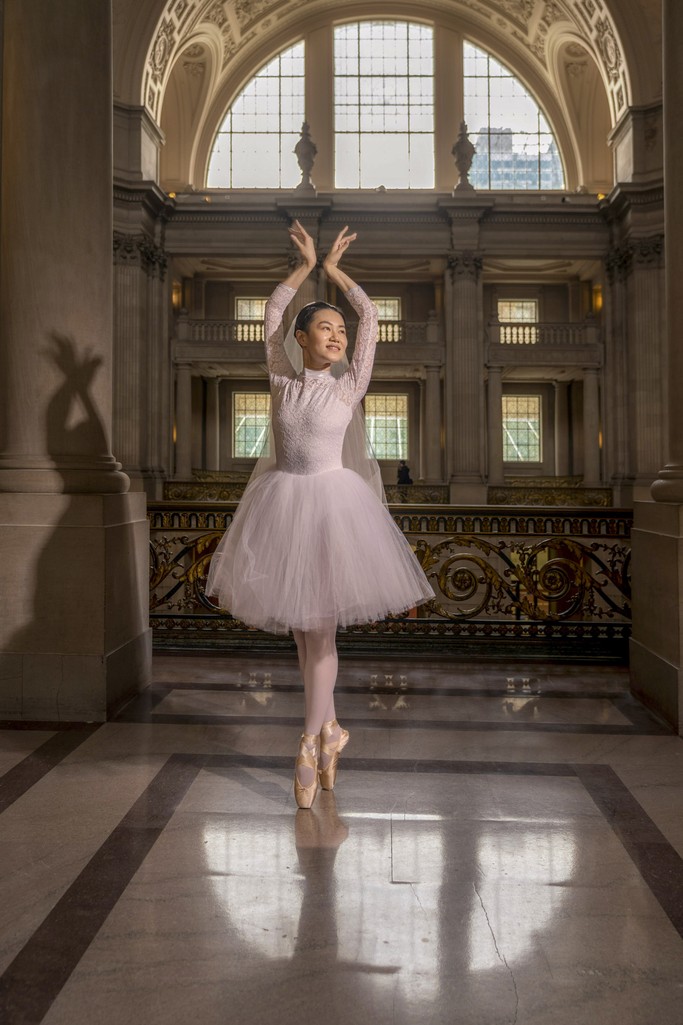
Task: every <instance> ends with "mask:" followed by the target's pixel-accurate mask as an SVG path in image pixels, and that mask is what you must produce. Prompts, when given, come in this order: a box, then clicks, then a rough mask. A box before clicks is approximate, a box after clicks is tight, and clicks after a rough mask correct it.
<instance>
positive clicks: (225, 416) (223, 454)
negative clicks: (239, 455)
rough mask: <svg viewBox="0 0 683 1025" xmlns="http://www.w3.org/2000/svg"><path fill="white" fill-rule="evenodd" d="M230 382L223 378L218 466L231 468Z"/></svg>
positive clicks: (223, 468)
mask: <svg viewBox="0 0 683 1025" xmlns="http://www.w3.org/2000/svg"><path fill="white" fill-rule="evenodd" d="M231 398H232V395H231V393H230V388H229V382H228V381H226V380H225V379H222V380H221V383H220V390H219V395H218V437H219V442H218V451H219V453H220V460H219V463H218V468H219V469H220V470H224V471H225V470H229V469H230V467H231V465H232V408H231Z"/></svg>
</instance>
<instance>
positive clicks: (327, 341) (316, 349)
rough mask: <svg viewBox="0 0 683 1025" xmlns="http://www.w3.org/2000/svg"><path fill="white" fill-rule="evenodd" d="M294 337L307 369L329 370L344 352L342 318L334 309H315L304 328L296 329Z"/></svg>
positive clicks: (344, 333) (344, 328) (343, 324)
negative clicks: (300, 349) (301, 351)
mask: <svg viewBox="0 0 683 1025" xmlns="http://www.w3.org/2000/svg"><path fill="white" fill-rule="evenodd" d="M296 338H297V341H298V343H299V345H300V346H301V348H302V350H303V356H304V366H305V367H306V368H307V369H308V370H329V368H330V367H331V366H332V364H333V363H339V361H340V360H341V359H342V358H343V356H344V353H345V352H346V344H347V341H346V324H345V323H344V318H343V317H342V315H341V314H340V313H337V312H336V311H335V310H327V309H323V310H316V312H315V313H314V314H313V318H312V320H311V321H310V322H309V324H308V327H307V328H306V330H305V331H297V333H296Z"/></svg>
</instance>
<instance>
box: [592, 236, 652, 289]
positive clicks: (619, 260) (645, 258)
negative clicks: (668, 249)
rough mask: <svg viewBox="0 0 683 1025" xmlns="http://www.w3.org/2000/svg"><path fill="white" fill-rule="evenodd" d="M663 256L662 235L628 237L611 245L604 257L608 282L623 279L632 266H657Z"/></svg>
mask: <svg viewBox="0 0 683 1025" xmlns="http://www.w3.org/2000/svg"><path fill="white" fill-rule="evenodd" d="M663 256H664V236H663V235H648V236H647V237H645V238H630V239H628V241H627V242H622V243H621V245H618V246H613V247H612V249H610V250H609V252H608V253H607V256H606V257H605V269H606V271H607V277H608V279H609V281H610V282H614V281H615V280H620V281H623V280H625V279H626V278H627V277H628V275H629V274H630V273H631V271H632V270H633V268H634V266H639V267H657V266H660V265H661V261H662V259H663Z"/></svg>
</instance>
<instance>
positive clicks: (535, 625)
mask: <svg viewBox="0 0 683 1025" xmlns="http://www.w3.org/2000/svg"><path fill="white" fill-rule="evenodd" d="M437 510H438V506H437V507H435V508H434V510H419V507H414V508H413V509H410V508H408V509H406V510H405V511H404V510H402V509H400V507H399V508H395V509H394V511H393V515H394V519H395V521H396V522H397V524H398V525H399V526H400V527H402V529H403V530H404V532H405V534H406V537H407V539H408V541H409V542H410V544H411V545H412V547H413V549H414V551H415V553H416V555H417V557H418V559H419V560H420V563H421V565H422V567H423V569H424V571H425V573H426V574H427V577H428V579H429V580H430V583H431V584H432V586H433V588H434V591H435V597H434V599H433V600H432V601H431V602H429V603H428V604H426V605H423V606H421V607H420V608H419V609H418V610H417V612H415V611H413V614H412V615H411V616H402V617H390V618H389V619H388V620H386V621H385V622H383V623H379V624H370V625H367V624H366V625H364V626H359V627H351V628H349V629H348V630H347V631H346V633H347V634H348V635H349V637H352V636H356V635H357V636H361V635H368V636H369V635H373V636H379V635H383V636H386V637H390V636H393V637H396V638H401V637H403V638H407V637H409V636H415V637H416V638H419V637H421V638H423V639H426V638H430V637H431V638H433V639H434V643H436V644H440V643H441V642H442V641H444V643H445V639H447V638H449V637H450V638H451V639H455V638H468V639H470V640H472V642H473V643H474V641H477V642H478V643H482V642H484V641H485V640H486V639H487V638H494V637H497V638H499V639H501V640H503V639H508V640H510V639H511V640H512V641H514V639H515V638H522V639H524V638H526V639H527V640H531V641H533V640H534V638H536V639H538V638H542V639H543V641H544V642H547V643H550V642H553V640H554V639H555V640H557V641H558V643H562V644H564V645H565V648H564V650H565V652H566V653H567V654H568V655H569V657H571V653H572V646H573V650H575V651H576V652H577V653H578V656H579V657H580V655H581V653H582V651H583V648H582V639H585V638H590V639H591V643H592V644H594V645H596V644H597V645H598V646H599V645H600V644H603V645H606V646H607V647H608V648H609V646H610V645H614V644H620V645H623V644H624V643H625V639H626V637H627V636H628V630H629V624H630V594H631V591H630V539H629V530H630V516H629V515H628V514H627V513H626V512H623V511H619V510H611V511H603V510H600V511H597V510H596V511H594V512H592V513H588V514H586V513H580V514H579V513H576V512H575V511H574V510H562V511H561V512H560V513H559V514H558V513H557V511H554V510H553V511H551V510H539V511H538V512H535V513H534V514H533V515H530V514H528V513H525V512H523V511H522V510H512V509H509V510H504V511H502V512H495V513H494V512H493V511H492V510H483V509H482V510H480V511H477V510H474V511H468V510H465V509H458V508H453V507H450V508H448V509H447V510H444V511H443V512H441V511H437ZM232 513H233V510H232V509H230V508H226V509H223V510H215V509H211V507H210V506H208V507H207V506H206V505H204V506H202V505H201V504H197V505H195V506H192V507H189V506H188V507H184V508H179V507H174V506H173V505H172V504H170V503H155V504H152V506H151V507H150V512H149V515H150V527H151V560H150V609H151V616H152V623H153V625H154V626H155V629H156V630H157V635H156V636H157V638H159V637H161V638H163V643H173V640H174V638H175V639H176V640H177V639H179V638H180V639H182V642H183V644H190V645H192V644H198V645H201V644H202V643H204V641H206V643H208V644H216V643H220V637H221V636H227V635H230V637H233V638H239V637H240V636H242V637H248V636H249V635H250V632H249V630H248V629H247V628H245V627H244V625H243V624H240V623H239V622H238V621H236V620H234V619H232V617H231V616H230V615H229V614H228V613H227V612H226V611H225V610H221V609H218V608H217V607H216V606H215V605H214V603H213V602H212V601H210V600H209V599H208V598H207V597H206V594H205V592H204V586H205V581H206V575H207V572H208V567H209V562H210V559H211V556H212V554H213V552H214V551H215V548H216V546H217V544H218V542H219V540H220V538H221V537H222V535H223V531H224V530H225V529H226V528H227V527H228V526H229V524H230V522H231V519H232ZM202 638H204V641H203V640H202ZM211 638H213V640H211ZM439 638H441V641H440V640H439ZM231 643H232V642H231ZM240 643H241V642H240ZM245 643H246V641H245ZM567 645H568V646H569V648H567ZM621 650H623V648H622V649H621Z"/></svg>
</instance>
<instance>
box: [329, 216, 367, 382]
mask: <svg viewBox="0 0 683 1025" xmlns="http://www.w3.org/2000/svg"><path fill="white" fill-rule="evenodd" d="M348 230H349V229H348V227H345V228H343V229H342V231H340V232H339V234H338V235H337V237H336V239H335V240H334V243H333V245H332V248H331V249H330V251H329V253H328V254H327V256H326V257H325V262H324V263H323V267H324V270H325V273H326V274H327V277H328V278H329V279H330V281H333V282H334V283H335V285H338V286H339V288H341V289H342V290H343V291H344V292H345V294H346V298H347V299H348V300H349V302H350V303H351V305H352V306H353V308H354V310H355V311H356V313H357V314H358V316H359V321H358V331H357V333H356V344H355V346H354V350H353V359H352V360H351V363H350V365H349V369H348V370H347V371H346V373H345V374H344V376H343V378H342V381H343V382H344V386H345V387H346V388H347V389H348V391H349V398H350V399H351V400H352V401H354V402H360V400H361V399H362V398H363V396H364V395H365V393H366V391H367V390H368V385H369V384H370V376H371V374H372V364H373V363H374V361H375V346H376V345H377V307H376V306H375V304H374V303H373V302H371V301H370V299H368V297H367V295H366V294H365V292H364V291H363V289H362V288H361V287H360V285H357V284H356V282H355V281H354V280H353V279H352V278H350V277H349V275H348V274H345V273H344V271H343V270H342V269H341V268H340V267H339V261H340V260H341V258H342V256H343V255H344V253H345V252H346V250H347V248H348V246H349V245H350V244H351V243H352V242H354V241H355V239H356V235H355V233H354V234H353V235H348V234H347V232H348Z"/></svg>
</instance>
